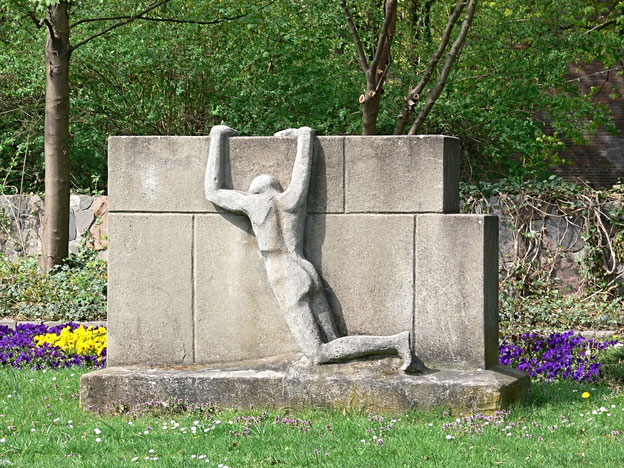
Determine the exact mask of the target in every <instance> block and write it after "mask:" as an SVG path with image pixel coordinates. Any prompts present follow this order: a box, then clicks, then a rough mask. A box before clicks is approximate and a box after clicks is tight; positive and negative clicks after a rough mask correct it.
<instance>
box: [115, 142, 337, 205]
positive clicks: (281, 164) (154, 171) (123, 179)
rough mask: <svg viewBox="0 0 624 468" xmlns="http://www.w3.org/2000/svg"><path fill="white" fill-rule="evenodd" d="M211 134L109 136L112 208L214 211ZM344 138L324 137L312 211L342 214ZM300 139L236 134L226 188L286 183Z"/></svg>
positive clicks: (227, 172) (313, 186)
mask: <svg viewBox="0 0 624 468" xmlns="http://www.w3.org/2000/svg"><path fill="white" fill-rule="evenodd" d="M209 142H210V138H209V137H111V138H110V139H109V146H108V157H109V164H108V167H109V195H110V209H111V211H155V212H197V213H208V212H216V210H215V208H214V206H213V205H212V204H211V203H210V202H208V201H206V199H205V196H204V172H205V170H206V163H207V161H208V147H209ZM343 142H344V138H343V137H320V138H319V139H318V142H317V145H318V146H317V157H316V163H315V167H314V169H313V177H312V182H311V185H310V193H311V198H310V200H313V201H312V202H311V203H310V204H309V205H308V209H309V211H310V212H319V213H325V212H330V213H332V212H342V211H343V207H344V196H343ZM296 144H297V143H296V137H279V138H276V137H238V138H232V140H231V141H230V164H228V166H227V167H226V186H227V187H228V188H235V189H238V190H247V188H248V187H249V184H250V182H251V181H252V180H253V178H254V177H255V176H257V175H260V174H265V173H268V174H271V175H273V176H275V177H276V178H277V179H278V180H279V181H280V183H281V184H282V185H283V186H284V188H285V187H287V186H288V183H289V182H290V174H291V170H292V166H293V163H294V160H295V154H296Z"/></svg>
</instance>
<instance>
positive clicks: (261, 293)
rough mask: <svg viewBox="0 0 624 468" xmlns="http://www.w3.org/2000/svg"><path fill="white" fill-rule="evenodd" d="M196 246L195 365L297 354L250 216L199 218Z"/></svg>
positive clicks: (196, 229)
mask: <svg viewBox="0 0 624 468" xmlns="http://www.w3.org/2000/svg"><path fill="white" fill-rule="evenodd" d="M194 244H195V254H194V259H195V260H194V263H195V304H196V305H195V333H196V343H195V360H196V362H197V363H211V362H233V361H241V360H245V359H257V358H260V357H267V356H277V355H281V354H288V353H293V352H296V351H297V350H298V348H297V345H296V344H295V342H294V340H293V337H292V334H291V333H290V330H289V329H288V326H287V325H286V322H285V321H284V318H283V317H282V314H281V312H280V310H279V307H278V305H277V302H276V301H275V297H274V296H273V292H272V291H271V285H270V284H269V281H268V279H267V277H266V271H265V268H264V263H263V261H262V255H261V254H260V251H259V250H258V243H257V242H256V238H255V237H254V236H253V234H252V233H251V226H250V224H249V221H248V220H247V218H246V217H245V216H240V215H234V214H224V215H218V214H207V215H197V216H196V218H195V242H194Z"/></svg>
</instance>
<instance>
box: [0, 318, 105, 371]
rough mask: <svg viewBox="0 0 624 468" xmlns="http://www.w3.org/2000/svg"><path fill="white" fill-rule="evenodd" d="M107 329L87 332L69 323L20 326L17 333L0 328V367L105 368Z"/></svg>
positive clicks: (16, 330) (86, 329)
mask: <svg viewBox="0 0 624 468" xmlns="http://www.w3.org/2000/svg"><path fill="white" fill-rule="evenodd" d="M105 364H106V329H105V328H104V327H98V328H95V329H93V328H92V327H88V328H85V327H84V326H82V325H80V324H77V323H73V322H69V323H65V324H63V325H57V326H52V327H49V326H47V325H45V324H18V325H17V326H16V328H15V330H13V329H11V328H9V327H7V326H4V325H0V365H4V366H12V367H15V368H18V369H22V368H32V369H47V368H52V369H54V368H59V367H72V366H88V367H104V366H105Z"/></svg>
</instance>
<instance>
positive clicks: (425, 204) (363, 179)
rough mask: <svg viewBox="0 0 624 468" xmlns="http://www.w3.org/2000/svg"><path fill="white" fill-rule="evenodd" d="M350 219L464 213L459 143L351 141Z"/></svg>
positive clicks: (434, 138) (438, 139)
mask: <svg viewBox="0 0 624 468" xmlns="http://www.w3.org/2000/svg"><path fill="white" fill-rule="evenodd" d="M345 210H346V212H347V213H362V212H364V213H370V212H407V213H426V212H432V213H457V212H458V211H459V140H458V139H457V138H453V137H445V136H441V135H426V136H420V137H412V136H408V137H406V136H370V137H366V136H364V137H363V136H358V137H346V138H345Z"/></svg>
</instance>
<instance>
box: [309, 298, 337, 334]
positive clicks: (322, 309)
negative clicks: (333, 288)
mask: <svg viewBox="0 0 624 468" xmlns="http://www.w3.org/2000/svg"><path fill="white" fill-rule="evenodd" d="M312 310H313V311H314V314H315V315H316V320H317V321H318V325H319V327H320V328H321V330H322V331H323V334H324V335H325V340H324V341H333V340H335V339H337V338H339V337H340V336H342V335H341V333H340V331H339V330H338V327H337V326H336V320H335V317H334V315H333V313H332V310H331V308H330V307H329V303H328V302H327V297H326V296H325V291H323V289H322V288H321V289H320V290H318V291H317V292H316V294H315V295H314V297H313V299H312Z"/></svg>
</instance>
